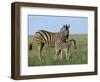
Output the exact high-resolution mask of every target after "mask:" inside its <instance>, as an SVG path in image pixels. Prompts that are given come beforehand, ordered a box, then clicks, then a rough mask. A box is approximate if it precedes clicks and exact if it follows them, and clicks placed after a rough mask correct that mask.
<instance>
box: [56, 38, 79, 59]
mask: <svg viewBox="0 0 100 82" xmlns="http://www.w3.org/2000/svg"><path fill="white" fill-rule="evenodd" d="M57 48H58V51H59V53H58V54H57V56H56V57H58V55H60V57H61V59H62V55H63V52H66V59H70V56H71V55H70V52H71V48H74V49H76V48H77V47H76V41H75V40H74V39H70V40H68V41H66V42H62V43H60V44H59V46H58V47H57Z"/></svg>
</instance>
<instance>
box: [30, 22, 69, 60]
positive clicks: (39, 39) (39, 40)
mask: <svg viewBox="0 0 100 82" xmlns="http://www.w3.org/2000/svg"><path fill="white" fill-rule="evenodd" d="M69 27H70V26H69V25H67V24H66V25H63V27H62V28H61V29H60V32H57V33H52V32H48V31H45V30H39V31H37V32H36V33H35V34H34V37H33V42H34V40H35V42H36V43H35V44H37V45H39V60H40V61H41V52H42V49H43V47H44V45H45V44H47V45H49V46H52V47H55V52H56V54H55V59H56V58H57V57H56V56H57V55H58V49H57V47H58V46H57V45H58V44H59V43H61V42H66V39H68V37H69ZM33 42H32V43H33ZM30 49H32V44H31V45H30Z"/></svg>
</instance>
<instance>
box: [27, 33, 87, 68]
mask: <svg viewBox="0 0 100 82" xmlns="http://www.w3.org/2000/svg"><path fill="white" fill-rule="evenodd" d="M69 39H75V40H76V43H77V49H71V58H70V59H69V60H66V58H65V55H63V59H62V60H61V59H60V57H59V58H58V60H55V59H54V56H55V55H54V54H55V51H54V48H52V47H49V46H47V45H45V46H44V48H43V50H42V62H40V61H39V59H38V53H39V51H38V47H37V45H35V44H34V43H33V50H32V51H30V50H28V66H41V65H42V66H45V65H68V64H70V65H72V64H87V62H88V54H87V53H88V48H87V47H88V45H87V35H70V37H69ZM28 41H29V42H28V44H30V42H32V36H29V40H28Z"/></svg>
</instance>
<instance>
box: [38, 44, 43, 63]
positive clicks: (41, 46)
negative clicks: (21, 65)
mask: <svg viewBox="0 0 100 82" xmlns="http://www.w3.org/2000/svg"><path fill="white" fill-rule="evenodd" d="M43 46H44V43H41V45H40V46H39V60H40V61H41V52H42V49H43Z"/></svg>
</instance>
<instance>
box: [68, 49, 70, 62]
mask: <svg viewBox="0 0 100 82" xmlns="http://www.w3.org/2000/svg"><path fill="white" fill-rule="evenodd" d="M69 59H70V49H68V60H69Z"/></svg>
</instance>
